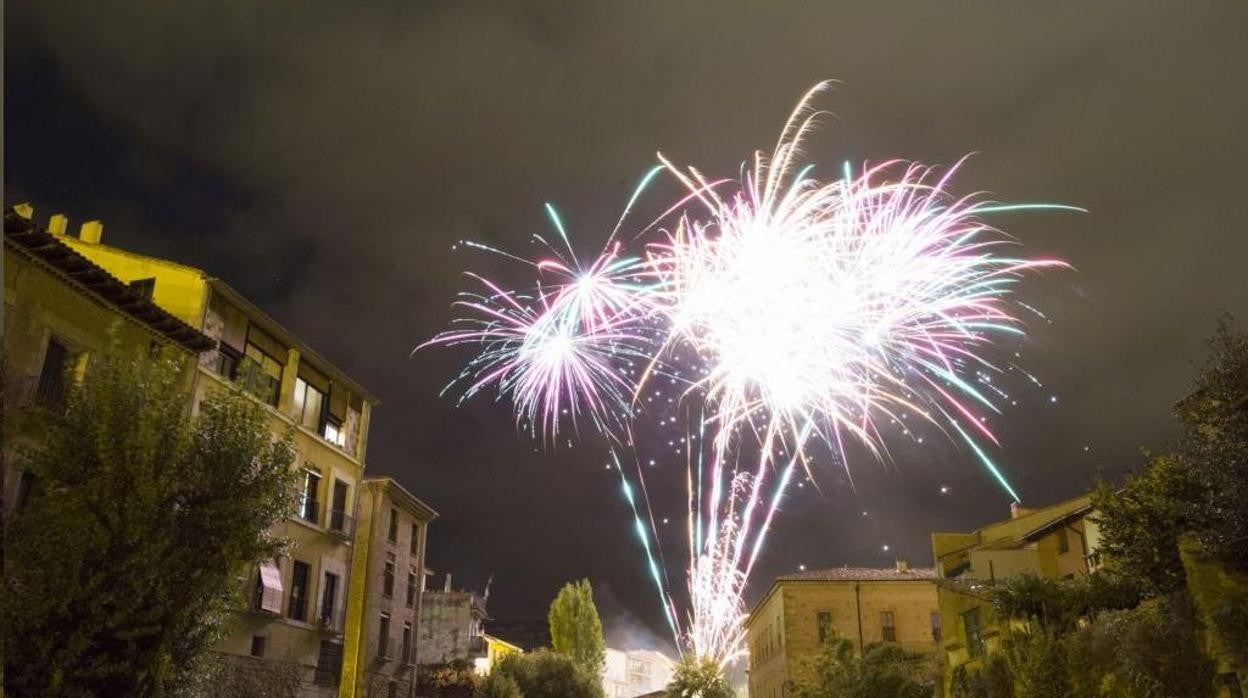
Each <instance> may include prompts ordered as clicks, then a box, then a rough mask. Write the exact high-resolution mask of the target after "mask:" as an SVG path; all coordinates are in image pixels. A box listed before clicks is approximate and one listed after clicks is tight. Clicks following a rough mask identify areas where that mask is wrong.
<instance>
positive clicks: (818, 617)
mask: <svg viewBox="0 0 1248 698" xmlns="http://www.w3.org/2000/svg"><path fill="white" fill-rule="evenodd" d="M815 627H816V628H818V630H819V644H823V643H825V642H827V641H828V640H831V639H832V635H833V631H832V612H831V611H819V612H818V613H816V614H815Z"/></svg>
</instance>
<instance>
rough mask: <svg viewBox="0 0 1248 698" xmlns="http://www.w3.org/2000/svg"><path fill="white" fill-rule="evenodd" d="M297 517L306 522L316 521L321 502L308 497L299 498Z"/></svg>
mask: <svg viewBox="0 0 1248 698" xmlns="http://www.w3.org/2000/svg"><path fill="white" fill-rule="evenodd" d="M298 513H299V518H301V519H303V520H304V521H307V522H308V523H312V524H314V523H318V522H319V521H320V518H321V503H320V502H318V501H316V500H315V499H311V498H309V497H306V496H304V497H300V498H299V512H298Z"/></svg>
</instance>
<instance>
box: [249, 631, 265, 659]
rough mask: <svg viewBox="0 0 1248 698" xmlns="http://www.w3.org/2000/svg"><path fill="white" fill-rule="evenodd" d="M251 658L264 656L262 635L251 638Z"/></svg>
mask: <svg viewBox="0 0 1248 698" xmlns="http://www.w3.org/2000/svg"><path fill="white" fill-rule="evenodd" d="M251 656H253V657H263V656H264V636H263V635H252V636H251Z"/></svg>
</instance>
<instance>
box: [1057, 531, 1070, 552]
mask: <svg viewBox="0 0 1248 698" xmlns="http://www.w3.org/2000/svg"><path fill="white" fill-rule="evenodd" d="M1069 551H1070V538H1068V537H1067V534H1066V528H1065V527H1062V528H1059V529H1057V552H1059V553H1065V552H1069Z"/></svg>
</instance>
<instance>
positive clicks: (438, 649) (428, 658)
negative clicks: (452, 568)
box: [416, 574, 489, 666]
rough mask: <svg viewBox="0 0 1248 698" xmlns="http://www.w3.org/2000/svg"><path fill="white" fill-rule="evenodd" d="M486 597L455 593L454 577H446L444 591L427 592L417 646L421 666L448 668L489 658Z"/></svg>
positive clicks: (473, 593)
mask: <svg viewBox="0 0 1248 698" xmlns="http://www.w3.org/2000/svg"><path fill="white" fill-rule="evenodd" d="M488 599H489V592H488V591H487V592H486V595H484V596H482V595H478V594H477V593H476V592H474V591H454V590H453V589H452V587H451V575H450V574H447V575H446V583H445V585H444V587H443V589H442V591H426V592H425V596H424V598H423V599H422V600H421V606H420V642H419V643H417V645H416V661H417V663H419V664H444V663H446V662H451V661H456V660H460V661H467V662H468V663H469V664H472V665H474V666H475V665H476V664H477V662H476V660H477V659H480V658H484V657H487V651H488V648H487V646H486V640H485V632H484V628H483V624H484V623H485V621H486V619H487V618H488V616H487V615H486V611H485V604H486V601H487V600H488Z"/></svg>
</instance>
